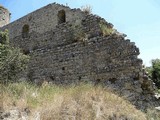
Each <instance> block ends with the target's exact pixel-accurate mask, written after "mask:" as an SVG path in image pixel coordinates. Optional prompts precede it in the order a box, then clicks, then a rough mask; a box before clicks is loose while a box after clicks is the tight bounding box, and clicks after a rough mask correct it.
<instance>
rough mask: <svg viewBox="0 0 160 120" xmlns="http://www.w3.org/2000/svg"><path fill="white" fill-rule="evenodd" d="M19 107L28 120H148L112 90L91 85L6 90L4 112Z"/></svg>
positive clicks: (21, 86) (13, 86) (24, 86)
mask: <svg viewBox="0 0 160 120" xmlns="http://www.w3.org/2000/svg"><path fill="white" fill-rule="evenodd" d="M1 88H2V87H1ZM1 90H2V89H1ZM15 107H16V108H17V109H18V110H20V111H26V112H27V113H28V120H32V119H35V117H37V118H39V119H40V120H120V119H125V120H147V116H146V114H144V113H143V112H141V111H140V110H137V109H136V108H135V107H134V106H133V105H131V104H130V103H129V102H128V101H126V100H124V99H122V98H121V97H119V96H117V95H115V94H113V93H112V92H111V91H110V90H107V89H106V88H102V87H100V86H92V85H88V84H87V85H84V84H81V85H79V86H68V87H63V86H55V85H48V84H45V85H42V86H41V87H38V86H35V85H32V84H28V83H15V84H9V85H8V86H5V87H4V86H3V108H4V110H9V109H12V108H15Z"/></svg>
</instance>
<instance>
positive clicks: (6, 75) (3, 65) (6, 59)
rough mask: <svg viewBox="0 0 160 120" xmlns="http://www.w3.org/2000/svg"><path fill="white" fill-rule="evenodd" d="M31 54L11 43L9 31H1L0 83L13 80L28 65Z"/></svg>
mask: <svg viewBox="0 0 160 120" xmlns="http://www.w3.org/2000/svg"><path fill="white" fill-rule="evenodd" d="M28 60H29V56H26V55H24V54H23V53H21V52H20V49H18V48H13V47H11V46H10V45H9V37H8V32H7V31H5V32H0V83H7V82H11V81H12V82H13V81H15V80H16V79H17V74H18V73H20V72H22V71H23V70H24V69H25V68H26V65H27V62H28Z"/></svg>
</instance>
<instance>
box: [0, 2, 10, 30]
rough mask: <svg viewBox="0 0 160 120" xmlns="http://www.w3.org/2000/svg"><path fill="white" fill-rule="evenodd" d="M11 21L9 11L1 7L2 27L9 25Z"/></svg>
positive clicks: (0, 18)
mask: <svg viewBox="0 0 160 120" xmlns="http://www.w3.org/2000/svg"><path fill="white" fill-rule="evenodd" d="M9 21H10V13H9V11H8V10H7V9H6V8H4V7H3V6H1V5H0V27H3V26H4V25H7V24H8V23H9Z"/></svg>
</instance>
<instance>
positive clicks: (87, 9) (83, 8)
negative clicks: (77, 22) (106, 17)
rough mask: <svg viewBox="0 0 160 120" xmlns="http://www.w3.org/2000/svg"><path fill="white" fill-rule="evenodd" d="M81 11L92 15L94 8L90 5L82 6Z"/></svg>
mask: <svg viewBox="0 0 160 120" xmlns="http://www.w3.org/2000/svg"><path fill="white" fill-rule="evenodd" d="M81 10H82V11H83V12H85V13H86V14H91V13H92V7H91V6H90V5H85V6H82V7H81Z"/></svg>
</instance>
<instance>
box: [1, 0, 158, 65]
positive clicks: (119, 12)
mask: <svg viewBox="0 0 160 120" xmlns="http://www.w3.org/2000/svg"><path fill="white" fill-rule="evenodd" d="M53 2H57V3H61V4H64V5H65V4H68V5H69V6H70V7H71V8H78V7H81V6H83V5H90V6H91V7H92V12H93V13H94V14H97V15H100V16H101V17H103V18H105V19H106V20H107V21H109V22H111V23H113V24H114V27H115V28H116V29H117V30H118V31H119V32H123V33H125V34H127V36H128V38H129V39H131V41H132V42H135V43H136V45H137V46H138V47H139V48H140V52H141V54H140V56H139V58H141V59H143V62H144V64H145V65H147V66H149V65H150V60H151V59H156V58H160V0H0V4H2V5H4V6H5V7H6V8H8V9H9V10H10V12H11V13H12V18H11V22H12V21H14V20H16V19H18V18H20V17H22V16H24V15H26V14H27V13H30V12H32V11H34V10H36V9H38V8H40V7H42V6H45V5H47V4H49V3H53Z"/></svg>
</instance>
